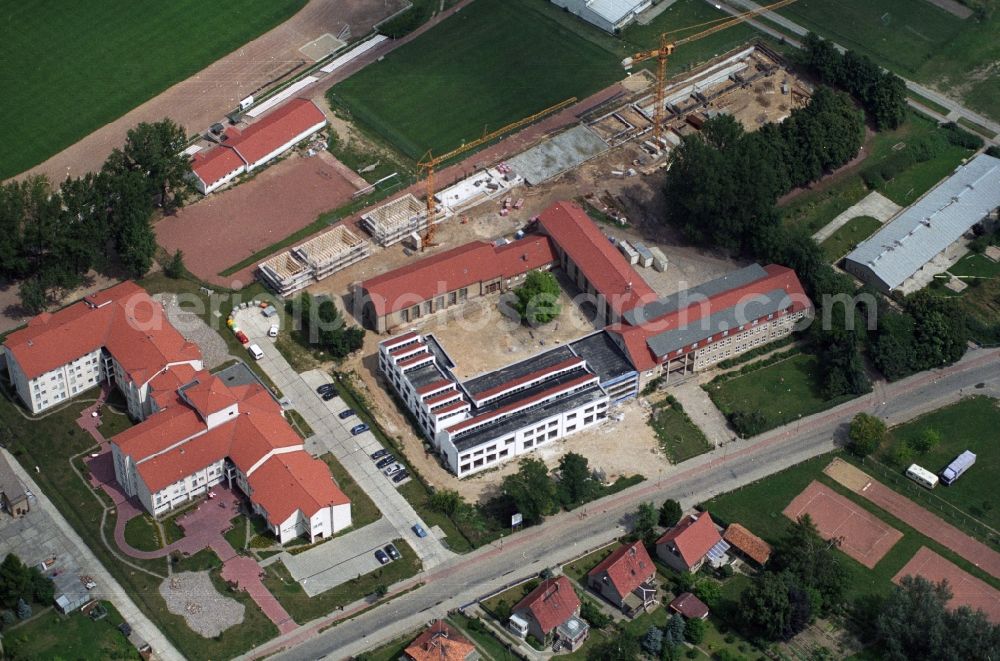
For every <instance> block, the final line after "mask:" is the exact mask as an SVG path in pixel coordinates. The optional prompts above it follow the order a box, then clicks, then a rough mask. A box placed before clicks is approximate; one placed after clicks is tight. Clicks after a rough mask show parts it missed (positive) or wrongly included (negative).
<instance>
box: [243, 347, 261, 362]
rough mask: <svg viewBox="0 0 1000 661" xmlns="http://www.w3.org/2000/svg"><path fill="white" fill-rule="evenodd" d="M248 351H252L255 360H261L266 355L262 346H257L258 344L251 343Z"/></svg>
mask: <svg viewBox="0 0 1000 661" xmlns="http://www.w3.org/2000/svg"><path fill="white" fill-rule="evenodd" d="M247 351H249V352H250V355H251V356H253V359H254V360H260V359H261V358H263V357H264V352H263V351H261V350H260V347H259V346H257V345H256V344H251V345H250V346H248V347H247Z"/></svg>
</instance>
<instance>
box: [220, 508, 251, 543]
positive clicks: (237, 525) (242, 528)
mask: <svg viewBox="0 0 1000 661" xmlns="http://www.w3.org/2000/svg"><path fill="white" fill-rule="evenodd" d="M232 524H233V527H232V528H230V529H229V530H227V531H226V532H225V533H223V537H225V538H226V541H227V542H229V545H230V546H232V547H233V548H234V549H236V550H237V551H239V550H241V549H243V548H246V545H247V519H246V517H245V516H238V517H236V518H235V519H233V520H232Z"/></svg>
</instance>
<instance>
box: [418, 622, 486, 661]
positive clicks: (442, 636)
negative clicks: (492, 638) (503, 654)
mask: <svg viewBox="0 0 1000 661" xmlns="http://www.w3.org/2000/svg"><path fill="white" fill-rule="evenodd" d="M475 649H476V648H475V647H474V646H473V645H472V643H470V642H469V641H468V640H466V639H465V638H464V637H462V636H461V635H460V634H459V633H458V632H457V631H455V629H453V628H452V627H450V626H449V625H448V624H447V623H445V622H444V621H443V620H437V621H436V622H434V623H432V624H431V626H430V627H429V628H428V629H427V630H426V631H424V632H423V633H422V634H420V635H419V636H417V637H416V639H415V640H414V641H413V642H412V643H410V644H409V645H408V646H407V647H406V649H404V650H403V653H404V654H405V655H406V657H407V658H409V659H412V661H465V659H466V658H468V656H469V655H470V654H472V652H474V651H475Z"/></svg>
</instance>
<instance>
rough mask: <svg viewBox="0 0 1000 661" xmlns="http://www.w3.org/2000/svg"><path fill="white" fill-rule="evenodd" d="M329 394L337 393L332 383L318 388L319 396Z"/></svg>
mask: <svg viewBox="0 0 1000 661" xmlns="http://www.w3.org/2000/svg"><path fill="white" fill-rule="evenodd" d="M327 392H337V390H336V388H334V387H333V384H332V383H324V384H323V385H321V386H320V387H318V388H316V394H318V395H322V394H324V393H327Z"/></svg>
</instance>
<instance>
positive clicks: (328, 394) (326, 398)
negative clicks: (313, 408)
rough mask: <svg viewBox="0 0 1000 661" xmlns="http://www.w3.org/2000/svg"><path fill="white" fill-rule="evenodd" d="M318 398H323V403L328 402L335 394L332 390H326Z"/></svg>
mask: <svg viewBox="0 0 1000 661" xmlns="http://www.w3.org/2000/svg"><path fill="white" fill-rule="evenodd" d="M320 396H321V397H322V398H323V401H324V402H329V401H330V400H331V399H333V398H334V397H336V396H337V393H336V392H334V391H333V390H327V391H326V392H324V393H323V394H322V395H320Z"/></svg>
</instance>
